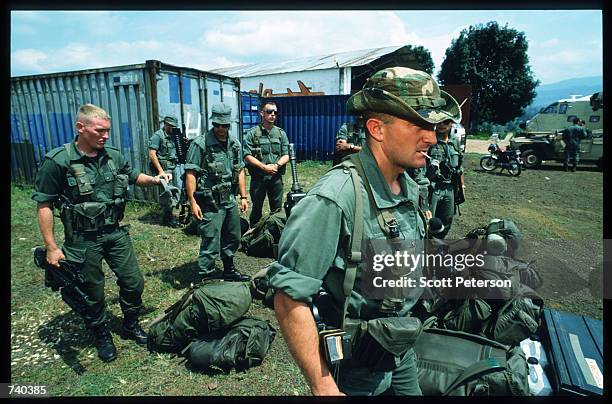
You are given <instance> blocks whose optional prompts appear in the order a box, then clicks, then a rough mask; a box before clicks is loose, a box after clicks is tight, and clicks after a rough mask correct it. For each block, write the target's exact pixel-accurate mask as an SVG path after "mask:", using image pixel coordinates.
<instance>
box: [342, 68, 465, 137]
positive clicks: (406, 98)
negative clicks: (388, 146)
mask: <svg viewBox="0 0 612 404" xmlns="http://www.w3.org/2000/svg"><path fill="white" fill-rule="evenodd" d="M346 108H347V112H348V113H352V114H356V115H357V114H360V113H363V112H364V111H372V112H382V113H386V114H389V115H393V116H397V117H398V118H402V119H406V120H409V121H410V122H413V123H415V124H419V125H427V124H437V123H440V122H443V121H446V120H448V119H450V120H452V121H453V122H455V123H459V122H460V121H461V108H460V107H459V104H458V103H457V101H456V100H455V99H454V98H453V97H452V96H451V95H450V94H448V93H447V92H445V91H442V90H440V88H439V87H438V84H437V83H436V81H435V80H434V79H433V78H432V77H431V76H430V75H429V74H427V73H425V72H423V71H420V70H414V69H410V68H407V67H390V68H387V69H383V70H380V71H378V72H376V73H374V74H373V75H372V77H370V78H369V79H367V80H366V82H365V84H364V86H363V88H362V89H361V90H360V91H358V92H357V93H355V94H353V95H352V96H351V98H349V99H348V101H347V102H346Z"/></svg>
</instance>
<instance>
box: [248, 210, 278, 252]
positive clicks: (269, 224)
mask: <svg viewBox="0 0 612 404" xmlns="http://www.w3.org/2000/svg"><path fill="white" fill-rule="evenodd" d="M286 222H287V217H286V215H285V212H283V211H282V210H279V211H277V212H274V213H271V214H269V215H264V216H263V217H262V218H261V219H260V220H259V222H257V224H255V226H254V227H253V228H252V229H250V230H248V231H247V232H245V233H244V235H243V236H242V240H241V242H240V244H241V249H242V250H243V251H244V252H245V254H247V255H250V256H252V257H266V258H275V249H276V247H277V246H278V241H279V240H280V236H281V233H282V232H283V230H284V228H285V223H286Z"/></svg>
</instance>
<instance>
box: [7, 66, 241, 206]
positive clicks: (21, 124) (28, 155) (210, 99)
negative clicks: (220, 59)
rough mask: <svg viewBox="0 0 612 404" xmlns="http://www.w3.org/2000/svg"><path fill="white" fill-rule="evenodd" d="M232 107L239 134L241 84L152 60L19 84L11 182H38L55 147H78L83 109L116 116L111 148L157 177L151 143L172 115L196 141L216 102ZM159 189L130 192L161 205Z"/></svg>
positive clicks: (14, 92) (14, 97)
mask: <svg viewBox="0 0 612 404" xmlns="http://www.w3.org/2000/svg"><path fill="white" fill-rule="evenodd" d="M219 101H221V102H224V103H225V104H228V105H229V106H231V107H232V118H233V119H232V124H231V131H232V133H236V134H240V132H241V121H240V81H239V80H238V79H236V78H230V77H226V76H222V75H219V74H214V73H208V72H204V71H200V70H196V69H192V68H186V67H177V66H171V65H167V64H165V63H161V62H159V61H157V60H148V61H146V62H145V63H143V64H138V65H128V66H117V67H107V68H100V69H89V70H79V71H71V72H63V73H53V74H42V75H35V76H21V77H12V78H11V116H10V122H11V133H10V138H11V177H12V180H13V181H19V182H26V183H32V182H33V181H34V177H35V174H36V169H37V167H38V165H39V164H40V162H41V161H42V159H43V157H44V155H45V154H46V153H47V152H48V151H50V150H51V149H53V148H55V147H58V146H61V145H62V144H64V143H68V142H70V141H72V139H73V138H74V136H75V134H76V132H75V129H74V127H75V118H76V113H77V110H78V108H79V106H80V105H82V104H85V103H93V104H96V105H98V106H100V107H102V108H104V109H105V110H106V111H107V112H108V113H109V114H110V116H111V135H110V139H109V143H110V144H111V145H112V146H115V147H118V148H119V149H121V151H122V152H123V155H124V156H125V157H126V158H127V159H128V161H129V162H130V164H131V166H132V167H135V168H136V169H138V170H140V171H143V172H150V169H149V157H148V143H149V137H150V135H151V134H152V133H153V132H155V131H157V130H158V129H159V128H160V127H161V121H162V119H163V117H164V116H165V115H174V116H175V117H176V118H177V119H178V121H179V125H180V127H181V130H182V131H183V133H185V135H186V136H187V138H188V139H193V138H195V137H196V136H198V135H200V134H201V133H203V132H205V131H206V130H207V129H208V128H209V127H210V125H209V119H210V115H211V111H212V104H213V103H215V102H219ZM157 192H158V190H157V187H147V188H145V187H138V186H134V187H130V197H131V198H134V199H139V200H151V201H155V200H157Z"/></svg>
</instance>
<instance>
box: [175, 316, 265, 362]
mask: <svg viewBox="0 0 612 404" xmlns="http://www.w3.org/2000/svg"><path fill="white" fill-rule="evenodd" d="M275 336H276V330H275V329H274V327H272V326H271V325H270V323H269V322H267V321H264V320H259V319H256V318H248V317H245V318H242V319H241V320H239V321H238V322H237V323H235V324H233V325H232V326H231V327H230V328H229V331H228V330H220V331H217V332H214V333H211V334H208V335H206V336H205V337H204V338H202V339H198V340H196V341H193V342H192V343H191V344H189V345H188V346H187V347H186V348H185V349H184V350H183V353H184V354H185V357H186V358H187V361H188V362H189V364H190V365H192V366H194V367H197V368H208V367H210V366H215V367H218V368H221V369H222V370H223V371H225V372H228V371H229V370H230V369H231V368H236V370H245V369H248V368H250V367H253V366H258V365H260V364H261V362H262V361H263V360H264V358H265V356H266V354H267V353H268V350H269V349H270V345H272V341H274V337H275Z"/></svg>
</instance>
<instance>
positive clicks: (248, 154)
mask: <svg viewBox="0 0 612 404" xmlns="http://www.w3.org/2000/svg"><path fill="white" fill-rule="evenodd" d="M277 114H278V110H277V108H276V104H275V103H273V102H265V103H264V104H263V105H262V107H261V111H259V115H260V116H261V123H260V124H259V125H257V126H254V127H252V128H251V129H249V131H248V132H247V134H246V136H245V138H244V151H243V157H244V162H245V163H246V165H247V169H248V170H249V173H250V174H251V186H250V189H249V193H250V194H251V202H252V203H253V207H252V210H251V215H250V217H249V223H250V224H251V227H253V226H255V224H256V223H257V222H258V221H259V219H261V209H262V207H263V203H264V199H265V198H266V195H268V203H269V204H270V212H274V211H276V210H278V209H280V208H281V207H282V205H283V177H282V176H283V174H284V173H285V169H286V164H287V163H288V162H289V140H288V139H287V134H286V133H285V131H284V130H282V129H281V128H279V127H278V126H275V125H274V122H276V117H277Z"/></svg>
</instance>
